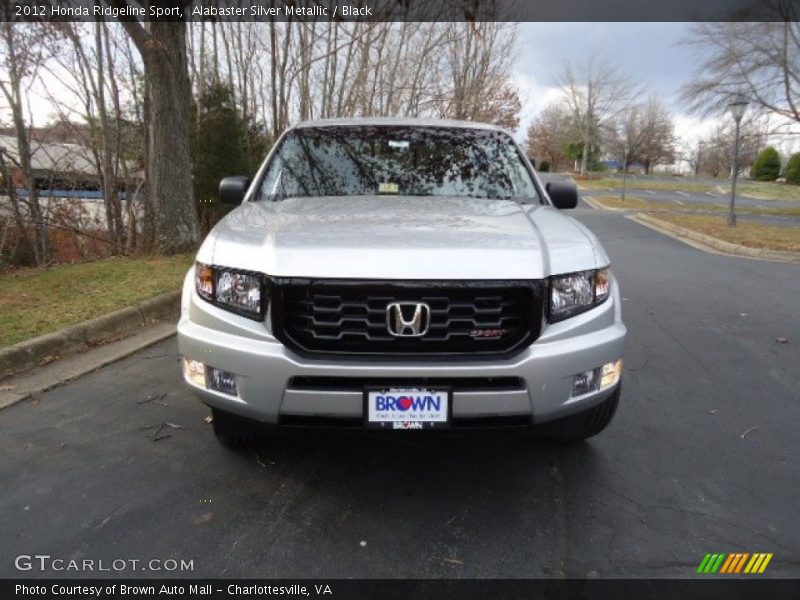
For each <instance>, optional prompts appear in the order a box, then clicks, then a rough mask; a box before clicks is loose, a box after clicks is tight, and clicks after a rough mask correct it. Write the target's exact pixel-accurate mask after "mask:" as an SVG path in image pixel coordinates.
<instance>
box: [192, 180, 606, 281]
mask: <svg viewBox="0 0 800 600" xmlns="http://www.w3.org/2000/svg"><path fill="white" fill-rule="evenodd" d="M197 259H198V260H199V261H200V262H206V263H210V264H215V265H219V266H227V267H235V268H239V269H247V270H253V271H260V272H263V273H267V274H270V275H274V276H285V277H319V278H357V279H540V278H543V277H546V276H548V275H551V274H557V273H568V272H571V271H579V270H583V269H591V268H596V267H599V266H605V264H607V262H608V259H607V258H606V256H605V254H604V252H603V251H602V249H601V248H600V246H599V244H598V243H597V240H596V239H595V238H594V236H593V235H592V234H591V233H589V232H588V230H586V228H585V227H583V226H582V225H580V224H579V223H578V222H577V221H575V220H574V219H572V218H570V217H567V216H565V215H563V214H561V213H559V212H558V211H557V210H555V209H553V208H550V207H547V206H541V205H535V206H534V205H519V204H517V203H515V202H513V201H510V200H482V199H474V198H451V197H417V196H414V197H400V196H357V197H322V198H320V197H316V198H291V199H287V200H282V201H280V202H267V201H260V202H247V203H245V204H243V205H242V206H240V207H238V208H236V209H235V210H234V211H232V212H231V213H230V214H229V215H228V216H227V217H225V218H224V219H223V220H222V221H220V223H219V224H217V226H216V227H215V228H214V229H213V230H212V232H211V233H210V234H209V236H208V238H206V240H205V242H204V243H203V245H202V247H201V248H200V251H199V252H198V257H197Z"/></svg>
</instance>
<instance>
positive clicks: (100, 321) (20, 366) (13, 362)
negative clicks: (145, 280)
mask: <svg viewBox="0 0 800 600" xmlns="http://www.w3.org/2000/svg"><path fill="white" fill-rule="evenodd" d="M180 299H181V292H180V291H176V292H170V293H168V294H163V295H161V296H157V297H155V298H151V299H150V300H145V301H144V302H140V303H139V304H135V305H134V306H129V307H127V308H122V309H120V310H117V311H114V312H111V313H108V314H106V315H102V316H100V317H97V318H95V319H91V320H89V321H84V322H82V323H76V324H75V325H70V326H69V327H66V328H64V329H60V330H59V331H54V332H53V333H48V334H45V335H42V336H39V337H36V338H33V339H30V340H26V341H24V342H20V343H18V344H14V345H13V346H8V347H7V348H3V349H0V379H3V378H5V377H8V376H10V375H14V374H17V373H20V372H22V371H26V370H28V369H32V368H34V367H37V366H40V365H41V364H42V363H45V364H46V363H47V362H51V361H52V360H53V359H52V357H63V356H65V355H67V354H74V353H76V352H80V351H83V350H87V349H89V348H92V347H94V346H97V345H99V344H102V343H106V342H109V341H113V340H118V339H121V338H124V337H127V336H130V335H133V334H135V333H137V332H139V331H140V330H141V329H142V328H143V327H146V326H148V325H152V324H153V323H154V322H157V321H163V320H166V319H175V320H177V315H178V312H179V310H180Z"/></svg>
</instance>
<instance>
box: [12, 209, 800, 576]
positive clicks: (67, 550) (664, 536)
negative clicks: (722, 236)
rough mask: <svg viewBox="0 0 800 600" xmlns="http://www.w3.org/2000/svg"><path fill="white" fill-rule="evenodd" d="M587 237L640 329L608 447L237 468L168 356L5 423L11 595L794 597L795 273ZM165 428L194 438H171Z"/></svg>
mask: <svg viewBox="0 0 800 600" xmlns="http://www.w3.org/2000/svg"><path fill="white" fill-rule="evenodd" d="M575 216H576V217H577V218H579V219H580V220H581V221H583V222H584V223H586V224H587V225H588V226H589V227H590V228H591V229H592V230H593V231H594V232H595V233H596V234H597V235H598V237H599V238H600V239H601V241H602V242H603V244H604V246H605V248H606V250H607V251H608V253H609V255H610V256H611V259H612V265H613V268H614V270H615V272H616V274H617V276H618V278H619V279H620V282H621V286H622V293H623V296H624V307H623V311H624V313H623V314H624V319H625V321H626V324H627V325H628V328H629V332H630V335H629V345H628V350H627V355H626V370H625V375H624V388H623V394H622V401H621V404H620V409H619V412H618V414H617V417H616V419H615V421H614V422H613V423H612V425H611V426H610V428H609V429H608V430H606V431H605V432H604V433H603V434H601V435H600V436H598V437H597V438H594V439H592V440H590V441H588V442H585V443H582V444H579V445H574V446H564V445H560V444H556V443H549V442H536V441H531V440H527V439H524V438H520V437H517V436H509V435H498V434H493V435H477V436H475V435H468V434H464V435H460V436H437V437H432V436H427V437H426V436H420V435H386V434H379V435H359V434H319V433H317V434H303V435H291V436H288V437H286V438H282V439H279V440H278V441H276V442H270V443H266V444H263V445H259V446H255V447H252V448H247V449H243V450H240V451H231V450H227V449H225V448H223V447H221V446H220V445H218V444H217V443H216V441H215V440H214V438H213V435H212V433H211V427H210V426H209V425H208V424H206V423H205V422H204V417H205V416H206V414H207V410H206V409H205V408H204V407H203V406H202V405H201V404H199V403H198V402H197V401H196V400H194V399H193V398H192V397H191V396H190V395H189V394H188V393H187V392H186V391H185V390H184V388H183V385H182V383H181V381H180V376H179V357H178V355H177V346H176V342H175V340H174V338H172V339H170V340H167V341H165V342H162V343H160V344H158V345H156V346H153V347H150V348H147V349H145V350H143V351H141V352H139V353H138V354H136V355H134V356H131V357H130V358H128V359H125V360H123V361H120V362H118V363H115V364H113V365H111V366H109V367H106V368H104V369H102V370H100V371H98V372H95V373H93V374H90V375H88V376H86V377H83V378H81V379H79V380H77V381H75V382H73V383H71V384H69V385H66V386H63V387H60V388H57V389H55V390H52V391H50V392H48V393H45V394H42V395H41V396H40V397H38V398H37V399H35V400H33V401H29V402H25V403H22V404H17V405H15V406H12V407H10V408H8V409H6V410H3V411H2V412H0V455H1V456H2V457H3V459H2V461H0V489H2V490H3V493H2V495H0V539H2V540H3V544H2V550H0V576H2V577H14V576H41V575H44V576H53V575H54V573H52V572H48V573H44V574H42V573H37V572H30V573H20V572H18V571H16V570H15V568H14V557H15V556H17V555H19V554H33V553H46V554H50V555H52V556H59V557H64V558H77V559H83V558H95V559H99V558H105V559H109V560H110V559H114V558H140V559H149V558H160V559H162V560H163V559H166V558H175V559H187V560H193V561H194V570H193V571H192V572H191V574H192V575H194V576H198V577H234V576H257V577H264V578H269V577H317V578H320V577H391V578H404V577H423V578H425V577H475V578H484V577H499V578H509V577H565V576H577V577H581V576H587V577H618V576H626V577H691V576H693V575H694V572H695V569H696V568H697V565H698V564H699V563H700V561H701V560H702V558H703V556H704V555H705V554H706V553H708V552H772V553H774V558H773V560H772V562H771V564H770V566H769V568H768V570H767V572H766V573H765V576H772V577H798V576H800V536H799V535H798V532H800V512H798V510H797V498H796V496H797V491H798V490H799V489H800V461H798V439H800V425H799V424H800V369H798V365H800V302H798V298H800V268H799V267H798V266H797V265H789V264H777V263H769V262H762V261H755V260H749V259H744V258H733V257H727V256H720V255H715V254H706V253H703V252H701V251H699V250H696V249H695V248H692V247H689V246H687V245H684V244H682V243H680V242H678V241H675V240H673V239H671V238H668V237H665V236H663V235H661V234H659V233H656V232H654V231H651V230H650V229H647V228H645V227H643V226H641V225H639V224H637V223H634V222H631V221H630V220H628V219H625V218H624V216H623V215H621V214H619V213H611V212H599V211H594V210H591V209H589V208H587V207H586V206H585V205H584V206H582V207H581V208H579V209H578V210H576V211H575ZM778 338H786V339H787V340H788V343H779V342H778V341H776V340H777V339H778ZM148 399H149V400H148ZM162 423H170V424H173V425H178V426H180V427H181V428H180V429H178V428H172V427H166V428H164V429H162V431H161V434H162V435H165V436H168V437H161V436H159V437H161V439H158V441H155V440H154V439H153V437H152V436H153V432H154V429H152V426H158V425H159V424H162ZM63 574H64V575H71V576H76V575H79V574H75V573H63ZM125 574H126V575H130V576H140V575H141V576H157V575H163V574H164V573H152V572H142V573H138V572H131V573H125ZM172 574H174V575H182V576H183V575H187V573H172ZM92 575H101V576H102V575H103V573H93V574H92Z"/></svg>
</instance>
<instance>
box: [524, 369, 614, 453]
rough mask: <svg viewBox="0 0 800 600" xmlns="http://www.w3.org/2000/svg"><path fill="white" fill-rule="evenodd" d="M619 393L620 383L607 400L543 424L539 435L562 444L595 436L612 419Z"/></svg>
mask: <svg viewBox="0 0 800 600" xmlns="http://www.w3.org/2000/svg"><path fill="white" fill-rule="evenodd" d="M621 393H622V383H621V382H620V383H619V384H618V385H617V389H615V390H614V393H613V394H611V396H609V398H608V399H606V400H604V401H603V402H601V403H600V404H598V405H597V406H593V407H592V408H590V409H588V410H585V411H583V412H579V413H578V414H576V415H570V416H569V417H565V418H563V419H559V420H558V421H554V422H553V423H546V424H544V425H543V426H542V430H541V432H540V433H539V435H541V436H542V437H550V438H556V439H559V440H561V441H564V442H580V441H582V440H585V439H587V438H590V437H593V436H595V435H597V434H598V433H600V432H601V431H603V430H604V429H605V428H606V427H608V426H609V424H610V423H611V421H612V419H613V418H614V415H615V414H616V412H617V406H619V397H620V394H621Z"/></svg>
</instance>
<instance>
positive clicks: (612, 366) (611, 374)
mask: <svg viewBox="0 0 800 600" xmlns="http://www.w3.org/2000/svg"><path fill="white" fill-rule="evenodd" d="M621 375H622V359H621V358H620V359H619V360H618V361H616V362H611V363H606V364H604V365H603V367H602V376H601V377H600V389H601V390H604V389H606V388H610V387H611V386H612V385H616V383H617V382H618V381H619V378H620V376H621Z"/></svg>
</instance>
